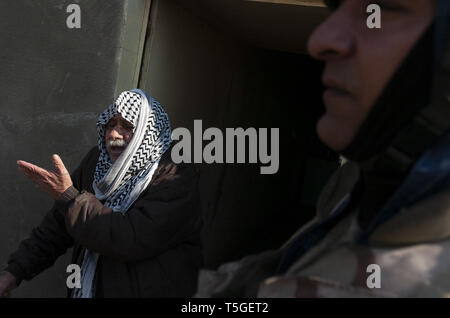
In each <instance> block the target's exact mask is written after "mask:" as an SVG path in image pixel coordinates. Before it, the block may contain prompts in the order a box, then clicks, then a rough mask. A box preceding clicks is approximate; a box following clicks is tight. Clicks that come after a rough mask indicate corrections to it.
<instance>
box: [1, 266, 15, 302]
mask: <svg viewBox="0 0 450 318" xmlns="http://www.w3.org/2000/svg"><path fill="white" fill-rule="evenodd" d="M16 287H17V285H16V278H15V277H14V276H13V275H12V274H11V273H10V272H7V271H2V272H0V298H6V297H9V296H11V290H13V289H14V288H16Z"/></svg>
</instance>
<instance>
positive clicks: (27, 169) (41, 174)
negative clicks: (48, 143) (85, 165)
mask: <svg viewBox="0 0 450 318" xmlns="http://www.w3.org/2000/svg"><path fill="white" fill-rule="evenodd" d="M52 161H53V165H54V166H55V171H48V170H45V169H43V168H41V167H38V166H36V165H34V164H32V163H29V162H26V161H22V160H19V161H17V165H18V166H19V169H20V170H21V171H22V172H23V173H24V174H25V175H26V176H27V177H28V178H30V179H31V180H32V181H34V182H36V183H37V184H38V185H39V186H40V187H41V188H42V189H43V190H44V191H46V192H47V193H49V194H50V195H51V196H52V197H53V198H55V199H58V198H59V197H60V196H61V195H62V194H63V193H64V191H66V190H67V189H68V188H69V187H71V186H72V179H71V178H70V174H69V172H68V171H67V169H66V167H65V166H64V163H63V162H62V160H61V158H60V157H59V156H58V155H53V156H52Z"/></svg>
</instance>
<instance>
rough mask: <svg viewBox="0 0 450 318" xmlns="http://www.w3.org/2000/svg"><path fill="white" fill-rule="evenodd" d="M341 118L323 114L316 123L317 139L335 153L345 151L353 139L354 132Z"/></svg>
mask: <svg viewBox="0 0 450 318" xmlns="http://www.w3.org/2000/svg"><path fill="white" fill-rule="evenodd" d="M350 126H351V125H349V123H348V122H347V121H345V120H343V119H342V118H339V117H337V116H333V115H330V114H328V113H325V114H324V115H323V116H322V117H321V118H320V119H319V121H318V122H317V126H316V131H317V135H318V136H319V139H320V140H321V141H322V142H323V143H324V144H326V145H327V146H328V147H330V148H331V149H333V150H334V151H336V152H337V153H339V152H341V151H343V150H345V149H346V148H347V147H348V146H349V145H350V143H351V141H352V140H353V138H354V135H355V131H354V130H353V129H351V127H350Z"/></svg>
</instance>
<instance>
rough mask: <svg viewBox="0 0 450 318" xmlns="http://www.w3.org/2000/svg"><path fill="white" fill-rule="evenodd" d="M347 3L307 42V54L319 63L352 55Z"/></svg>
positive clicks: (318, 28) (315, 31)
mask: <svg viewBox="0 0 450 318" xmlns="http://www.w3.org/2000/svg"><path fill="white" fill-rule="evenodd" d="M346 3H347V5H348V1H344V3H343V4H341V6H340V7H339V8H338V9H337V10H336V11H335V12H333V13H332V14H331V15H330V16H329V17H328V18H327V19H326V20H325V21H324V22H323V23H322V24H321V25H319V26H318V27H317V29H316V30H314V32H313V33H312V34H311V36H310V38H309V40H308V44H307V46H308V52H309V54H310V55H311V56H312V57H313V58H315V59H317V60H321V61H328V60H330V59H333V58H342V57H347V56H349V55H351V54H352V52H353V50H354V46H355V39H354V33H353V30H352V19H351V17H350V16H348V14H347V13H346V11H348V10H346V8H345V5H346Z"/></svg>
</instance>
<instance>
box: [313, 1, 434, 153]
mask: <svg viewBox="0 0 450 318" xmlns="http://www.w3.org/2000/svg"><path fill="white" fill-rule="evenodd" d="M371 3H377V4H378V5H380V7H381V29H370V28H369V27H368V26H367V23H366V22H367V18H368V16H369V14H368V13H367V12H366V8H367V6H368V5H369V4H371ZM435 5H436V4H435V1H434V0H382V1H376V2H374V1H371V0H343V1H341V2H340V6H339V7H338V8H337V9H336V11H334V12H333V13H332V14H331V15H330V16H329V17H328V18H327V19H326V20H325V21H324V22H323V23H322V24H321V25H320V26H319V27H318V28H317V29H316V30H315V31H314V32H313V34H312V35H311V37H310V39H309V42H308V50H309V52H310V54H311V55H312V56H313V57H314V58H316V59H318V60H322V61H324V62H325V69H324V73H323V76H322V80H323V82H324V85H325V87H326V90H325V93H324V95H323V99H324V103H325V108H326V113H325V114H324V115H323V116H322V117H321V118H320V120H319V122H318V124H317V132H318V135H319V137H320V138H321V139H322V141H323V142H325V143H326V144H327V145H328V146H330V147H331V148H333V149H334V150H336V151H341V150H343V149H345V148H346V147H347V146H348V145H349V144H350V143H351V141H352V140H353V138H354V137H355V135H356V134H357V132H358V130H359V128H360V127H361V124H362V122H363V121H364V119H365V117H366V116H367V114H368V113H369V111H370V109H371V108H372V107H373V106H374V104H375V101H376V99H377V97H378V96H379V95H380V94H381V92H382V91H383V89H384V87H385V86H386V84H387V83H388V81H389V79H390V78H391V77H392V75H393V74H394V73H395V71H396V69H397V68H398V67H399V66H400V64H401V62H402V60H403V59H404V58H405V57H406V56H407V54H408V52H409V51H410V50H411V49H412V47H413V46H414V44H415V43H416V41H417V40H418V39H419V38H420V36H421V35H422V34H423V33H424V31H425V30H426V29H427V27H428V26H429V25H430V24H431V23H432V21H433V18H434V9H435Z"/></svg>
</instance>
